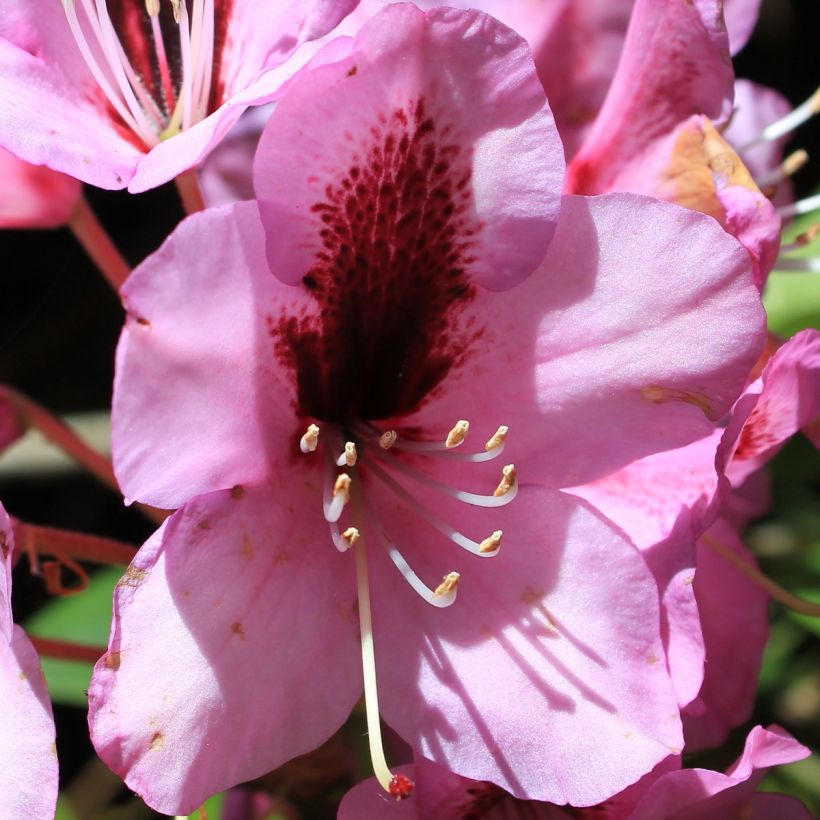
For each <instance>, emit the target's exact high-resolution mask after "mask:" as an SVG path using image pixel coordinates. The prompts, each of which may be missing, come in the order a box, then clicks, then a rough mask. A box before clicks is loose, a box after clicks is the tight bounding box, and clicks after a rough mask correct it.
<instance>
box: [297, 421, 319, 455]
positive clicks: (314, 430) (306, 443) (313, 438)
mask: <svg viewBox="0 0 820 820" xmlns="http://www.w3.org/2000/svg"><path fill="white" fill-rule="evenodd" d="M318 443H319V428H318V427H317V426H316V425H315V424H310V425H308V429H307V430H305V434H304V435H303V436H302V438H300V439H299V449H300V450H301V451H302V452H303V453H312V452H313V451H314V450H315V449H316V445H317V444H318Z"/></svg>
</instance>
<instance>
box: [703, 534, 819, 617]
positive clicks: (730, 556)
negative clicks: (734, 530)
mask: <svg viewBox="0 0 820 820" xmlns="http://www.w3.org/2000/svg"><path fill="white" fill-rule="evenodd" d="M701 540H702V541H703V542H704V543H705V544H706V546H708V547H709V548H710V549H712V550H714V551H715V552H716V553H717V554H718V555H719V556H720V557H721V558H723V559H724V560H725V561H728V562H729V563H730V564H731V565H732V566H733V567H734V568H735V569H737V570H739V571H740V572H742V573H743V574H744V575H745V576H746V577H747V578H749V580H751V581H753V582H754V583H755V584H757V585H758V586H759V587H760V588H761V589H762V590H763V591H764V592H767V593H768V594H769V595H770V596H771V597H772V598H774V600H775V601H778V602H780V603H781V604H783V606H787V607H788V608H789V609H792V610H794V611H795V612H799V613H801V614H802V615H810V616H812V617H814V618H820V604H816V603H814V602H812V601H806V600H804V599H803V598H799V597H798V596H797V595H793V594H792V593H791V592H788V591H787V590H785V589H783V587H781V586H780V585H779V584H776V583H775V582H774V581H772V579H771V578H769V577H767V576H766V575H764V574H763V573H762V572H761V571H760V570H759V569H758V568H757V567H756V566H755V565H754V564H751V563H749V562H748V561H744V560H743V559H742V558H741V557H740V556H739V555H737V554H736V553H735V552H733V551H732V550H731V549H729V547H727V546H725V545H724V544H722V543H721V542H720V541H718V540H717V538H715V537H713V536H711V535H709V534H708V533H706V534H705V535H703V536H701Z"/></svg>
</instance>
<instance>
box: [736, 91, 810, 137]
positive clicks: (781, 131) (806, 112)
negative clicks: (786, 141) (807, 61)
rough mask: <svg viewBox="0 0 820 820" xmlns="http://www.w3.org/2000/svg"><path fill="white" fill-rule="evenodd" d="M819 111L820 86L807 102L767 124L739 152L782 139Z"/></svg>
mask: <svg viewBox="0 0 820 820" xmlns="http://www.w3.org/2000/svg"><path fill="white" fill-rule="evenodd" d="M817 113H820V88H818V89H817V90H816V91H815V92H814V94H812V95H811V97H809V98H808V99H807V100H806V101H805V102H803V103H801V104H800V105H798V106H797V108H795V109H794V110H793V111H790V112H789V113H788V114H786V116H785V117H781V118H780V119H779V120H775V122H773V123H772V124H771V125H767V126H766V127H765V128H764V129H763V130H762V131H761V132H760V134H759V135H758V136H756V137H755V138H754V139H753V140H751V142H747V143H746V145H744V146H743V147H742V148H741V149H740V150H739V151H738V153H742V152H743V151H748V150H749V149H750V148H753V147H754V146H755V145H759V144H760V143H761V142H772V141H773V140H776V139H780V137H783V136H785V135H786V134H788V133H789V132H790V131H794V129H795V128H797V127H798V126H800V125H802V124H803V123H804V122H806V121H807V120H810V119H811V118H812V117H813V116H814V115H815V114H817Z"/></svg>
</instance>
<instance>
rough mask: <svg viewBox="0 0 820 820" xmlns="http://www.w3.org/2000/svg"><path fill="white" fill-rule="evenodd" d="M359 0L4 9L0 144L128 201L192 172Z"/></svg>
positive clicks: (82, 1)
mask: <svg viewBox="0 0 820 820" xmlns="http://www.w3.org/2000/svg"><path fill="white" fill-rule="evenodd" d="M354 6H355V0H286V2H278V3H276V4H274V6H272V7H271V8H268V9H266V10H265V13H264V14H260V13H259V9H258V8H256V4H255V3H253V2H248V0H244V2H240V0H230V1H229V0H193V2H191V3H187V2H180V0H123V2H117V3H112V4H107V3H106V2H105V0H101V2H92V0H63V8H64V10H65V13H63V12H62V11H61V10H60V8H59V6H58V5H57V3H56V0H27V2H25V3H20V2H17V0H2V2H0V97H2V99H3V101H4V102H3V107H2V110H1V111H0V143H2V145H3V146H4V147H5V148H7V149H9V150H10V151H12V152H13V153H14V154H16V155H17V156H19V157H21V158H23V159H25V160H27V161H28V162H31V163H34V164H37V165H47V166H49V167H51V168H54V169H55V170H58V171H63V172H65V173H68V174H70V175H71V176H74V177H76V178H77V179H81V180H83V181H85V182H89V183H91V184H93V185H98V186H100V187H102V188H123V187H125V186H128V189H129V190H130V191H132V192H138V191H144V190H146V189H148V188H152V187H155V186H157V185H160V184H161V183H163V182H166V181H168V180H169V179H171V178H173V177H175V176H177V175H178V174H180V173H181V172H183V171H185V170H186V169H188V168H191V167H192V166H194V165H196V164H197V163H198V162H200V161H201V160H202V158H203V157H204V156H205V155H206V154H207V153H208V152H209V151H210V150H211V149H212V148H213V147H214V146H215V145H216V144H217V143H218V142H219V140H220V139H221V138H222V137H223V136H224V135H225V133H226V132H227V131H228V129H229V128H230V127H231V126H232V125H233V124H234V123H235V122H236V121H237V119H239V116H240V115H241V114H242V112H243V111H244V110H245V109H246V108H247V107H248V106H249V105H256V104H258V103H260V102H265V101H268V100H270V99H272V98H273V97H274V96H275V95H276V93H277V90H278V88H279V86H281V84H282V82H283V81H284V80H285V79H287V77H288V76H289V75H290V74H292V73H293V71H294V70H295V68H296V66H297V65H298V64H299V62H300V61H303V60H304V58H303V57H301V56H300V53H301V52H299V51H298V49H299V46H300V45H301V44H303V43H305V42H307V41H309V40H314V39H316V38H318V37H321V36H322V35H324V34H325V33H326V32H328V31H330V30H331V29H332V28H333V27H334V26H335V25H336V24H337V23H338V22H339V20H340V19H342V18H343V17H344V15H345V14H347V13H348V12H349V11H350V10H351V9H352V8H353V7H354Z"/></svg>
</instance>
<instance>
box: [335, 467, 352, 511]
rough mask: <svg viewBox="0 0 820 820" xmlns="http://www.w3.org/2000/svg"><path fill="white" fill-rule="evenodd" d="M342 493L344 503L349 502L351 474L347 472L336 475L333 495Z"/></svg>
mask: <svg viewBox="0 0 820 820" xmlns="http://www.w3.org/2000/svg"><path fill="white" fill-rule="evenodd" d="M340 494H341V495H342V503H343V504H347V502H348V501H349V500H350V476H349V475H348V474H347V473H340V474H339V475H338V476H336V483H335V484H334V485H333V497H334V498H336V496H337V495H340Z"/></svg>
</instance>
